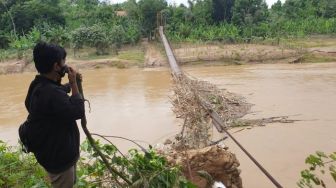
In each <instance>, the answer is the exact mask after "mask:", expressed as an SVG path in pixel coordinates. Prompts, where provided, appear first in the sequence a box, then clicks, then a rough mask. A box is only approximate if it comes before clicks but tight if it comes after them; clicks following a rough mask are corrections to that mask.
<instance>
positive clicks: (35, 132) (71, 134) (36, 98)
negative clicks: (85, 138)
mask: <svg viewBox="0 0 336 188" xmlns="http://www.w3.org/2000/svg"><path fill="white" fill-rule="evenodd" d="M25 106H26V108H27V110H28V112H29V116H28V119H29V120H30V124H29V129H28V139H29V142H30V144H31V150H32V152H33V153H34V155H35V157H36V159H37V161H38V162H39V163H40V164H41V165H42V166H43V167H44V168H45V169H46V170H47V171H48V172H51V173H59V172H62V171H64V170H66V169H68V168H69V167H71V166H72V165H74V164H75V163H76V162H77V160H78V158H79V130H78V127H77V124H76V120H77V119H80V118H82V117H83V116H84V114H85V112H84V100H83V98H82V97H81V96H80V95H76V96H71V97H69V96H68V95H67V93H66V91H65V89H64V87H63V86H62V85H61V84H59V83H56V82H54V81H52V80H49V79H47V78H45V77H43V76H40V75H37V76H36V77H35V79H34V80H33V81H32V83H31V84H30V86H29V90H28V94H27V97H26V101H25Z"/></svg>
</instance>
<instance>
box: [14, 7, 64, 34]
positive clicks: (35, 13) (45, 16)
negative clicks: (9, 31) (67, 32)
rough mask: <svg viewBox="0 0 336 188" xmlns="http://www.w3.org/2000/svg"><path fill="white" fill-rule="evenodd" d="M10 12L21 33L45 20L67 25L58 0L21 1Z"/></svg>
mask: <svg viewBox="0 0 336 188" xmlns="http://www.w3.org/2000/svg"><path fill="white" fill-rule="evenodd" d="M10 12H11V14H12V16H13V19H14V23H15V25H16V29H17V31H18V32H19V33H28V32H29V31H30V30H31V28H33V26H35V25H38V24H40V23H43V22H47V23H49V24H51V25H62V26H64V25H65V18H64V16H63V15H62V10H61V8H60V7H59V6H58V1H51V0H50V1H42V0H30V1H25V2H19V3H17V4H15V5H13V6H12V7H11V8H10Z"/></svg>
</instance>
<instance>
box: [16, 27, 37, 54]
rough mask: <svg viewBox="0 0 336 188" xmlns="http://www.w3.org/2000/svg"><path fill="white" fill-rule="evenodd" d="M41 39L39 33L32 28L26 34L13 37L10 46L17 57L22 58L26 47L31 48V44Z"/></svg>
mask: <svg viewBox="0 0 336 188" xmlns="http://www.w3.org/2000/svg"><path fill="white" fill-rule="evenodd" d="M40 39H41V33H40V32H39V31H38V30H37V29H36V28H33V30H31V31H30V32H29V33H28V34H26V35H23V36H21V37H19V38H17V39H16V38H13V39H12V41H11V43H10V46H11V47H12V48H13V49H15V50H16V51H17V58H18V59H22V58H23V57H24V56H25V52H26V51H27V50H28V49H31V48H33V46H34V45H35V44H36V42H38V41H39V40H40Z"/></svg>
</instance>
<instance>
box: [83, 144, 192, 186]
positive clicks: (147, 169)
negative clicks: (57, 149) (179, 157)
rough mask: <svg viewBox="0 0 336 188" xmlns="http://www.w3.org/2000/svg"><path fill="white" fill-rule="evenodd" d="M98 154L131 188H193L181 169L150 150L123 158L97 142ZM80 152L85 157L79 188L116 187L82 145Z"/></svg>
mask: <svg viewBox="0 0 336 188" xmlns="http://www.w3.org/2000/svg"><path fill="white" fill-rule="evenodd" d="M96 143H97V145H98V146H99V148H100V150H101V151H102V152H103V153H104V155H105V156H107V157H108V159H109V162H110V164H111V165H112V166H113V167H115V168H116V169H119V171H120V172H121V173H122V174H124V175H125V176H127V177H128V178H129V179H130V180H131V182H132V184H133V185H132V187H139V188H140V187H141V188H142V187H172V188H174V187H185V188H189V187H190V188H192V187H194V186H193V185H192V184H191V183H190V182H188V181H187V180H186V179H185V178H184V177H183V176H182V174H181V171H180V168H179V167H175V166H170V165H169V164H168V163H167V161H166V159H165V158H164V157H162V156H160V155H158V154H157V153H156V152H155V151H154V150H152V149H150V150H149V151H147V152H146V153H145V154H142V153H140V152H139V151H138V150H135V149H132V150H130V151H129V152H128V154H127V156H126V157H123V156H122V155H118V154H117V152H118V149H117V148H116V147H115V146H114V145H112V144H101V143H99V142H98V141H96ZM81 150H82V151H83V152H84V153H86V154H88V155H87V156H86V157H82V158H81V160H80V162H79V167H80V171H79V173H78V174H79V176H80V178H79V179H80V181H79V183H78V186H79V187H104V186H106V185H109V186H111V185H116V182H115V181H114V180H113V179H112V178H111V177H110V174H109V173H108V171H107V169H106V167H105V166H104V163H103V162H102V161H101V160H100V159H98V158H97V156H98V155H97V153H95V151H94V150H93V148H92V147H91V146H90V145H89V144H88V142H87V141H85V142H84V143H83V144H82V146H81Z"/></svg>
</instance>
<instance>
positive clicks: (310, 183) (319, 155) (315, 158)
mask: <svg viewBox="0 0 336 188" xmlns="http://www.w3.org/2000/svg"><path fill="white" fill-rule="evenodd" d="M335 163H336V152H333V153H331V154H330V155H327V154H325V153H324V152H321V151H318V152H316V154H312V155H309V156H308V157H307V159H306V164H308V169H305V170H303V171H301V177H302V179H300V181H299V182H298V183H297V185H298V186H299V187H301V188H303V187H310V188H311V187H315V186H322V187H326V185H325V183H324V181H323V179H322V178H320V177H319V176H318V175H317V174H316V173H321V174H322V175H325V174H326V168H328V170H329V174H330V175H331V177H332V178H333V180H334V181H335V183H336V166H335Z"/></svg>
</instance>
